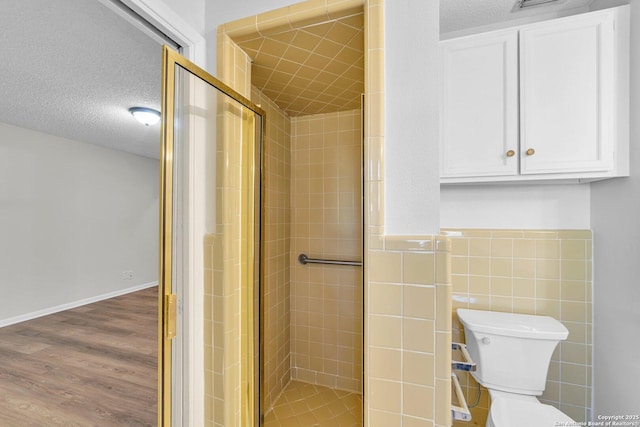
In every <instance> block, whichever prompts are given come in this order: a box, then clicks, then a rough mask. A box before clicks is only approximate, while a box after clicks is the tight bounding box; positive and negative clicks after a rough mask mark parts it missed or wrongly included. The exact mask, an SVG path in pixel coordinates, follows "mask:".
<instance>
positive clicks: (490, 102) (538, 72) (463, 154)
mask: <svg viewBox="0 0 640 427" xmlns="http://www.w3.org/2000/svg"><path fill="white" fill-rule="evenodd" d="M628 21H629V19H628V7H626V6H623V7H619V8H612V9H606V10H602V11H598V12H591V13H586V14H582V15H575V16H571V17H566V18H560V19H555V20H551V21H545V22H541V23H536V24H530V25H526V26H521V27H516V28H512V29H508V30H501V31H495V32H491V33H484V34H476V35H472V36H467V37H462V38H458V39H451V40H446V41H443V42H441V54H442V57H441V58H442V73H443V74H442V81H443V84H442V122H441V123H442V140H441V141H442V144H441V152H440V160H441V161H440V173H441V182H442V183H464V182H493V181H496V182H498V181H510V182H514V181H533V180H558V181H563V182H565V181H567V180H572V181H578V182H581V181H593V180H597V179H604V178H611V177H616V176H627V175H628V174H629V166H628V165H629V160H628V150H629V148H628V147H629V139H628V114H629V113H628V109H629V106H628V66H629V65H628V56H629V53H628V52H629V50H628V49H629V33H628Z"/></svg>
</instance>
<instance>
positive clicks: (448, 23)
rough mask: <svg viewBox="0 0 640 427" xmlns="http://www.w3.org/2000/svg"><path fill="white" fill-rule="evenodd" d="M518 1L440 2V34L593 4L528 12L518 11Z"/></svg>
mask: <svg viewBox="0 0 640 427" xmlns="http://www.w3.org/2000/svg"><path fill="white" fill-rule="evenodd" d="M516 3H517V0H440V33H441V34H446V33H449V32H452V31H460V30H464V29H467V28H473V27H478V26H483V25H490V24H496V23H499V22H505V21H512V20H518V19H524V18H529V17H531V16H535V15H540V14H545V13H554V12H561V11H565V10H571V9H579V8H584V7H587V6H589V5H590V4H591V3H594V0H558V1H556V2H553V3H547V4H541V5H538V6H531V7H527V8H523V9H520V8H516V7H515V5H516Z"/></svg>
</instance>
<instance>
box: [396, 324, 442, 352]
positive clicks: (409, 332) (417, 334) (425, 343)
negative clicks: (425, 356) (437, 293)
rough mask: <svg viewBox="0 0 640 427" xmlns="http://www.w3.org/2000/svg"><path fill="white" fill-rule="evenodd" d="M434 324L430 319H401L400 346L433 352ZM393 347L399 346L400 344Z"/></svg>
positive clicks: (411, 349) (412, 349)
mask: <svg viewBox="0 0 640 427" xmlns="http://www.w3.org/2000/svg"><path fill="white" fill-rule="evenodd" d="M434 331H435V324H434V321H432V320H421V319H409V318H404V319H403V320H402V348H403V349H405V350H409V351H418V352H423V353H433V351H434V347H435V332H434ZM394 347H396V348H399V347H400V344H399V343H398V344H396V345H395V346H394Z"/></svg>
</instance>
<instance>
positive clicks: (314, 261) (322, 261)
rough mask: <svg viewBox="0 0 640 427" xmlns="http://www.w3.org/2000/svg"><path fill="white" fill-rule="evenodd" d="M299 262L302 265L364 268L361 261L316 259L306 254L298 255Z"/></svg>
mask: <svg viewBox="0 0 640 427" xmlns="http://www.w3.org/2000/svg"><path fill="white" fill-rule="evenodd" d="M298 262H299V263H300V264H302V265H305V264H333V265H356V266H360V267H361V266H362V262H361V261H339V260H336V259H315V258H309V257H308V256H307V255H305V254H300V255H298Z"/></svg>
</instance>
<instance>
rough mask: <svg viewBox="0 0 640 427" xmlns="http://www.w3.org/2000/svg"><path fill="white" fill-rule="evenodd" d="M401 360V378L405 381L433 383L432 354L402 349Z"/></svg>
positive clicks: (423, 383)
mask: <svg viewBox="0 0 640 427" xmlns="http://www.w3.org/2000/svg"><path fill="white" fill-rule="evenodd" d="M402 361H403V362H402V363H403V364H402V380H403V381H404V382H405V383H411V384H417V385H424V386H433V385H434V379H435V378H434V377H435V365H434V356H433V355H432V354H427V353H419V352H413V351H403V352H402Z"/></svg>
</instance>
